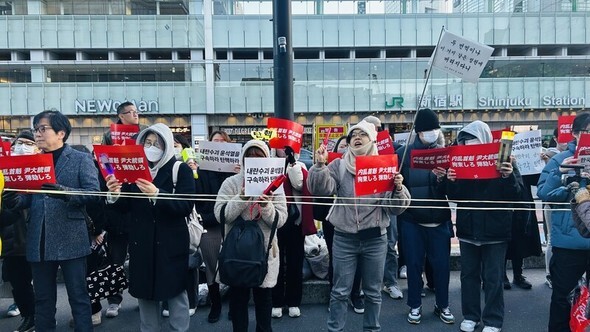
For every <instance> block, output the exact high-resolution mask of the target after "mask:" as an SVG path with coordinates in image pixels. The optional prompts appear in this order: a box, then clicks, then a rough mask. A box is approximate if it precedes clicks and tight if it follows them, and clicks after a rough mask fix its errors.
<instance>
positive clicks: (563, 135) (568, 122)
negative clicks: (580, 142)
mask: <svg viewBox="0 0 590 332" xmlns="http://www.w3.org/2000/svg"><path fill="white" fill-rule="evenodd" d="M575 118H576V116H575V115H561V116H559V117H558V118H557V128H558V129H557V142H558V143H567V142H569V141H571V140H572V139H574V136H572V124H573V123H574V119H575Z"/></svg>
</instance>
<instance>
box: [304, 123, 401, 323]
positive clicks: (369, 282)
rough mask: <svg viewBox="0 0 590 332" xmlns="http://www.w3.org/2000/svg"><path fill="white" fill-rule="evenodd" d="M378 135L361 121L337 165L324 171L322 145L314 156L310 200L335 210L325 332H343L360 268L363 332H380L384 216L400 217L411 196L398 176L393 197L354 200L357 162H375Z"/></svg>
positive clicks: (379, 195)
mask: <svg viewBox="0 0 590 332" xmlns="http://www.w3.org/2000/svg"><path fill="white" fill-rule="evenodd" d="M376 138H377V131H376V130H375V126H374V125H373V124H371V123H368V122H366V121H361V122H359V123H358V124H356V125H354V126H352V127H350V129H349V132H348V137H347V141H348V150H347V152H346V153H345V154H344V156H343V157H342V159H336V160H334V161H332V162H331V163H330V164H329V165H328V166H326V164H325V163H326V161H327V160H328V151H327V149H326V147H325V146H324V145H323V144H322V145H320V147H319V148H318V150H317V151H316V164H315V165H314V166H312V167H311V169H310V171H309V177H308V184H307V185H308V188H309V190H310V192H311V193H312V194H313V195H316V196H322V197H330V196H334V195H336V201H335V202H336V204H335V205H334V207H333V208H332V209H331V211H330V213H329V214H328V216H327V219H328V220H329V221H330V223H332V224H333V225H334V228H335V230H334V243H333V245H332V249H333V254H332V257H333V259H334V262H333V265H334V272H333V283H334V285H333V287H332V290H331V293H330V314H329V318H328V330H329V331H343V330H344V327H345V324H346V313H347V306H348V299H349V297H350V293H351V289H352V284H353V280H354V274H355V273H354V272H355V270H356V267H357V265H358V264H361V270H362V273H361V278H362V289H363V292H364V294H365V312H364V314H363V315H364V317H363V330H365V331H379V330H380V329H381V326H380V324H379V312H380V310H381V287H382V286H381V285H382V281H383V271H384V264H385V255H386V252H387V236H386V231H387V230H386V228H387V226H388V225H389V215H390V214H395V215H399V214H400V213H402V212H403V211H404V210H405V209H406V207H407V206H408V205H409V204H410V193H409V192H408V189H407V188H406V187H405V186H404V185H403V183H402V181H403V176H401V174H397V175H395V177H394V184H395V188H392V191H387V192H383V193H376V194H371V195H365V196H362V197H355V196H356V195H355V176H356V158H357V156H375V155H377V154H378V152H377V145H376Z"/></svg>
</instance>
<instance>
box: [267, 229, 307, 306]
mask: <svg viewBox="0 0 590 332" xmlns="http://www.w3.org/2000/svg"><path fill="white" fill-rule="evenodd" d="M277 234H278V240H279V257H280V265H279V275H278V277H277V284H276V286H275V287H274V288H273V289H272V306H273V307H274V308H282V307H283V306H285V305H287V306H288V307H298V306H299V305H301V297H302V292H303V273H302V270H303V256H304V253H303V241H304V240H305V238H304V237H303V234H301V227H300V226H295V224H293V223H291V222H289V223H286V224H285V225H284V226H283V227H281V228H279V229H278V230H277Z"/></svg>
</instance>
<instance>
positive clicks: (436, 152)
mask: <svg viewBox="0 0 590 332" xmlns="http://www.w3.org/2000/svg"><path fill="white" fill-rule="evenodd" d="M449 153H450V149H449V148H440V149H424V150H419V149H413V150H412V152H411V155H410V168H418V169H435V168H437V167H442V168H449V165H450V160H451V157H450V154H449Z"/></svg>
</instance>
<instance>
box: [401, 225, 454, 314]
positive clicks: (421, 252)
mask: <svg viewBox="0 0 590 332" xmlns="http://www.w3.org/2000/svg"><path fill="white" fill-rule="evenodd" d="M401 227H402V229H403V231H402V234H403V235H402V236H403V237H404V245H405V246H406V247H405V250H404V255H405V258H406V266H407V268H408V270H407V271H408V306H409V307H410V308H418V307H420V306H421V305H422V297H421V295H420V293H421V292H422V288H423V287H424V283H423V281H422V271H423V267H424V261H425V259H426V256H428V261H429V262H430V266H431V267H432V270H433V275H434V285H435V295H436V305H437V306H438V307H439V308H446V307H448V306H449V275H450V268H449V260H450V258H449V257H450V253H449V246H450V243H451V232H450V231H449V226H448V224H447V223H446V222H444V223H442V224H440V225H438V226H436V227H426V226H422V225H420V224H417V223H415V222H413V221H409V220H403V219H402V221H401Z"/></svg>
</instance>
